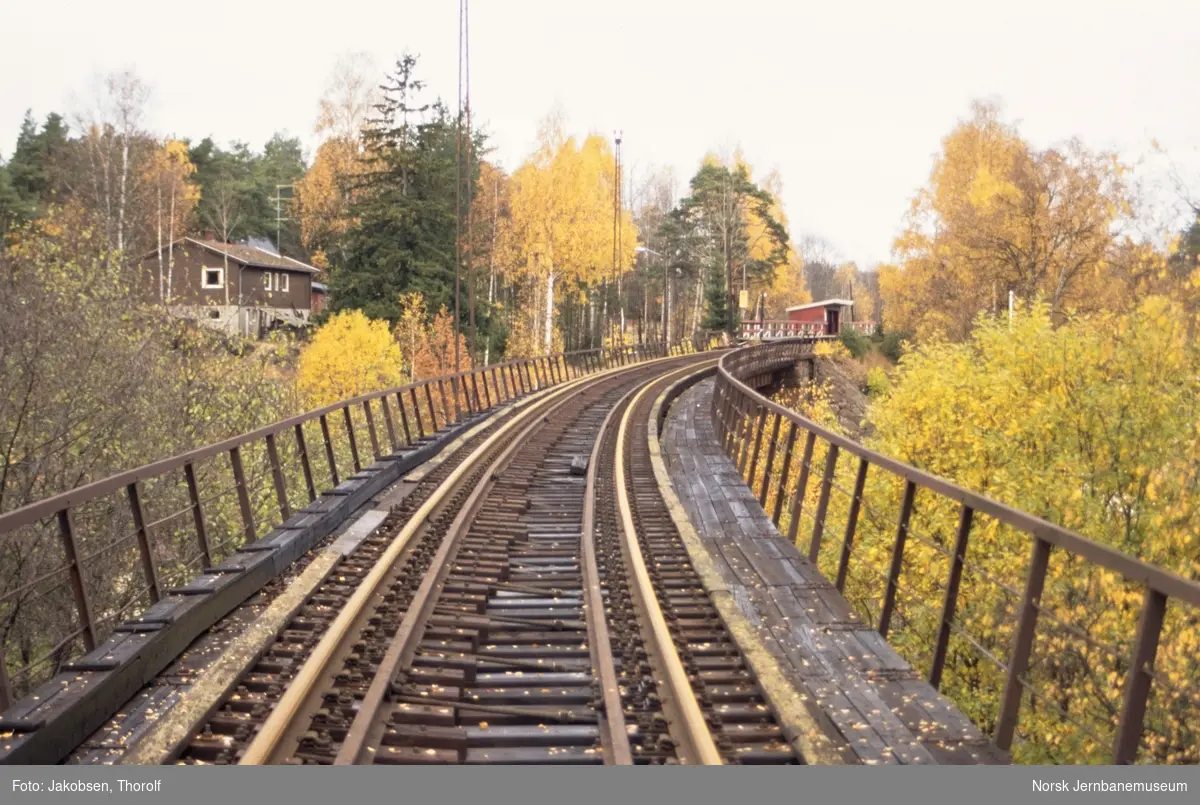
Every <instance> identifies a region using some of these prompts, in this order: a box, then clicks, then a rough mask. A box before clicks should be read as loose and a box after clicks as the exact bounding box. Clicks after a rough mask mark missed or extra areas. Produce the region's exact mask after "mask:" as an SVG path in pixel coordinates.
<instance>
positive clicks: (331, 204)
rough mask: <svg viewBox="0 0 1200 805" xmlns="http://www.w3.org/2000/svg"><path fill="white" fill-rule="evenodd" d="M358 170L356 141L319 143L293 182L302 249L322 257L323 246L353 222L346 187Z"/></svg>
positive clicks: (342, 139) (359, 160)
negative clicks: (313, 155)
mask: <svg viewBox="0 0 1200 805" xmlns="http://www.w3.org/2000/svg"><path fill="white" fill-rule="evenodd" d="M360 170H362V161H361V157H360V154H359V146H358V142H357V140H354V139H349V138H345V137H332V138H330V139H328V140H326V141H325V142H323V143H321V146H320V148H318V149H317V154H316V156H315V157H314V158H313V163H312V167H310V168H309V169H308V172H307V173H305V174H304V177H303V178H302V179H300V181H298V182H297V183H296V202H295V204H296V209H297V213H298V216H299V219H300V239H301V241H302V242H303V243H304V246H305V248H307V249H309V250H311V251H320V252H321V254H322V256H323V257H325V252H324V249H326V248H327V247H328V246H330V245H331V244H332V243H333V241H334V240H335V239H336V238H337V236H339V235H343V234H345V233H346V231H347V230H348V229H349V228H350V227H351V226H352V225H353V223H354V218H353V217H352V216H351V215H350V201H351V194H350V192H349V191H348V189H347V186H348V184H349V182H350V181H351V179H352V178H353V177H354V176H355V175H356V174H357V173H358V172H359V171H360ZM325 259H326V260H327V258H325Z"/></svg>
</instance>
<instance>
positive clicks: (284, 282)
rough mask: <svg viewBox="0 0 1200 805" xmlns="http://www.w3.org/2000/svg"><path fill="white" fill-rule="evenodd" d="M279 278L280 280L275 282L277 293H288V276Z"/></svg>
mask: <svg viewBox="0 0 1200 805" xmlns="http://www.w3.org/2000/svg"><path fill="white" fill-rule="evenodd" d="M277 276H278V279H277V280H276V282H275V289H276V290H277V291H283V292H284V293H287V290H288V275H287V274H279V275H277Z"/></svg>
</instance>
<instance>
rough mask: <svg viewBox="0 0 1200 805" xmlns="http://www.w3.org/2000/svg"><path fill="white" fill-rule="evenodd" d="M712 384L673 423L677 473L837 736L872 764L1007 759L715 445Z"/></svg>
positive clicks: (712, 540) (720, 554) (678, 406)
mask: <svg viewBox="0 0 1200 805" xmlns="http://www.w3.org/2000/svg"><path fill="white" fill-rule="evenodd" d="M712 385H713V381H712V380H711V379H709V380H705V381H703V382H701V383H699V384H697V385H695V386H693V387H692V388H690V389H688V390H687V391H685V392H684V393H683V395H682V396H680V397H679V399H678V400H676V402H675V403H674V405H673V406H672V408H671V411H670V414H669V416H668V418H667V421H666V423H665V424H664V429H663V454H664V457H665V458H666V461H667V466H668V468H669V471H670V475H671V481H672V483H673V484H674V486H675V491H676V494H677V495H678V496H679V499H680V501H681V503H682V504H683V507H684V509H686V511H687V514H688V516H689V518H690V520H691V521H692V524H693V526H694V527H695V529H696V531H697V533H698V534H699V535H700V537H701V539H702V540H703V542H704V545H705V547H707V549H708V551H709V553H710V554H711V555H712V558H713V560H714V562H715V563H716V565H717V569H718V571H719V572H720V574H721V576H722V577H723V578H724V580H725V582H726V584H727V585H728V587H729V589H730V590H731V591H732V592H733V594H734V596H735V598H736V600H737V603H738V607H739V609H740V610H741V611H742V612H743V613H744V614H745V616H746V617H747V618H748V619H749V620H750V622H751V623H752V624H754V625H755V627H756V628H757V629H758V632H759V634H760V636H761V639H762V641H763V642H764V644H765V645H766V647H767V649H768V650H769V651H770V652H771V653H772V654H774V655H775V657H776V658H777V659H778V660H779V661H780V663H781V665H782V666H783V669H784V671H785V672H786V673H788V674H790V675H791V676H792V682H793V684H794V685H795V687H796V689H797V690H798V691H799V692H800V693H801V694H802V695H807V696H810V697H811V698H812V700H813V701H815V702H816V703H817V705H818V706H819V708H820V710H821V712H822V713H823V715H824V716H825V717H827V718H828V730H829V731H830V732H831V733H832V734H831V735H830V737H831V738H833V739H834V740H841V741H844V742H845V744H846V745H847V746H848V747H849V749H850V750H851V752H852V754H853V757H854V758H855V759H857V761H858V762H860V763H863V764H882V763H900V764H910V763H912V764H919V763H926V764H929V763H933V764H939V763H941V764H975V763H1005V762H1007V757H1006V755H1005V754H1004V753H1003V752H1001V751H999V750H998V749H997V748H996V747H995V746H994V745H993V744H992V743H991V742H990V741H989V740H987V738H985V737H984V736H983V734H982V733H981V732H980V731H979V730H978V729H977V728H976V727H975V726H974V725H973V724H972V723H971V722H970V720H969V719H968V718H967V717H966V716H965V715H963V714H962V713H960V712H959V711H958V709H957V708H955V707H954V705H952V704H951V703H950V702H949V701H948V700H946V699H945V698H944V697H943V696H941V695H939V694H938V693H937V692H936V691H935V690H934V689H933V687H932V686H930V685H929V684H928V683H927V682H925V681H924V680H922V679H921V678H920V675H919V674H917V672H916V671H914V670H913V668H912V667H911V666H910V665H909V664H908V663H907V662H905V661H904V660H903V659H901V658H900V656H899V655H898V654H896V652H895V651H894V650H893V649H892V648H891V647H890V646H889V645H888V644H887V642H886V641H885V640H884V639H883V638H882V637H880V635H879V634H878V632H876V631H875V630H874V629H872V628H870V627H869V626H867V625H866V624H864V623H863V622H862V621H861V620H860V619H859V618H858V617H857V616H856V615H855V614H854V613H853V612H852V611H851V607H850V605H849V604H848V603H847V602H846V600H845V599H844V598H842V596H841V594H840V593H838V591H837V590H836V589H835V588H834V586H833V585H832V584H831V583H830V582H829V581H828V580H826V579H825V578H824V577H823V576H822V575H821V574H820V572H818V570H817V569H816V568H815V567H814V566H813V565H812V563H811V562H809V561H808V559H807V557H804V556H801V554H800V552H799V551H798V550H797V549H796V548H795V546H793V545H792V544H790V543H789V542H788V541H787V539H786V538H784V537H783V536H781V535H780V533H779V532H778V530H777V529H776V528H775V526H774V524H772V523H771V521H770V518H769V517H767V515H766V513H765V512H763V510H762V507H761V506H759V504H758V501H757V499H755V497H754V496H753V495H752V494H751V492H750V490H749V489H748V488H747V487H746V485H745V483H744V482H743V481H742V479H741V477H740V476H739V475H738V472H737V469H736V468H735V467H734V466H733V465H732V463H731V462H730V461H729V459H728V458H727V457H726V456H725V454H724V452H723V451H722V450H721V447H720V445H719V444H718V443H717V440H716V437H715V435H714V432H713V424H712V420H711V417H710V408H709V406H710V401H711V398H712V396H711V395H712Z"/></svg>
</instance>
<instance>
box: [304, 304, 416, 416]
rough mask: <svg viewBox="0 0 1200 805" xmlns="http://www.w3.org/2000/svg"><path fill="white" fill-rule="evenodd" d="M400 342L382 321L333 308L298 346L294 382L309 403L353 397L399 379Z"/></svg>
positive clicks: (326, 403) (329, 402) (355, 311)
mask: <svg viewBox="0 0 1200 805" xmlns="http://www.w3.org/2000/svg"><path fill="white" fill-rule="evenodd" d="M403 377H404V375H403V369H402V362H401V354H400V347H399V346H398V345H397V344H396V341H395V340H394V339H393V338H392V334H391V332H390V331H389V329H388V325H387V322H385V321H378V320H374V319H368V318H367V317H366V316H365V315H364V314H363V312H362V311H361V310H348V311H345V312H342V313H335V314H334V315H333V316H332V317H330V319H329V321H327V322H326V323H325V324H323V325H322V326H321V327H320V328H318V330H317V331H316V333H315V334H314V335H313V337H312V340H311V341H310V342H309V343H308V344H307V345H305V347H304V348H303V349H302V350H301V351H300V362H299V365H298V366H297V369H296V385H297V387H298V389H299V390H300V392H301V394H303V395H304V398H305V400H306V402H307V403H308V404H309V405H310V406H314V407H316V406H321V405H329V404H331V403H335V402H337V401H339V400H346V399H349V398H351V397H357V396H358V395H360V394H367V393H368V392H372V391H379V390H381V389H386V388H390V387H392V386H398V385H400V384H401V383H402V382H403Z"/></svg>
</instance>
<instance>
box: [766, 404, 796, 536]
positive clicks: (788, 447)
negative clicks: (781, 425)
mask: <svg viewBox="0 0 1200 805" xmlns="http://www.w3.org/2000/svg"><path fill="white" fill-rule="evenodd" d="M795 444H796V423H795V422H792V421H791V420H788V435H787V440H786V441H785V442H784V446H783V469H782V471H781V472H780V473H779V488H778V489H777V490H776V492H775V506H774V507H773V509H772V512H771V522H773V523H774V524H775V527H776V528H778V527H779V516H780V515H781V514H783V498H784V496H785V494H786V493H787V482H788V476H789V475H790V474H791V470H792V448H793V447H794V446H795Z"/></svg>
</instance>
